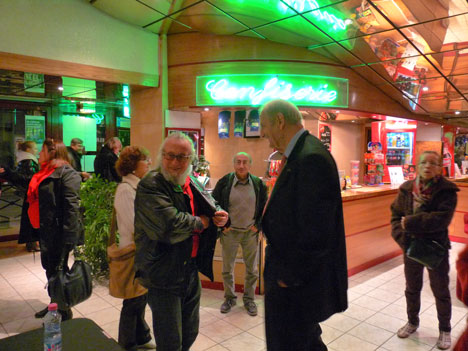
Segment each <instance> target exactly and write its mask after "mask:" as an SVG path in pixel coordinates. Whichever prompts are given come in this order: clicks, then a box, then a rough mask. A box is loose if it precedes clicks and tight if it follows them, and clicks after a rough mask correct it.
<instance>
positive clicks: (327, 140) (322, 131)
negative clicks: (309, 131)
mask: <svg viewBox="0 0 468 351" xmlns="http://www.w3.org/2000/svg"><path fill="white" fill-rule="evenodd" d="M318 136H319V139H320V141H321V142H322V143H323V145H325V147H326V148H327V150H328V151H330V152H331V145H332V135H331V126H330V125H329V124H325V123H320V122H319V123H318Z"/></svg>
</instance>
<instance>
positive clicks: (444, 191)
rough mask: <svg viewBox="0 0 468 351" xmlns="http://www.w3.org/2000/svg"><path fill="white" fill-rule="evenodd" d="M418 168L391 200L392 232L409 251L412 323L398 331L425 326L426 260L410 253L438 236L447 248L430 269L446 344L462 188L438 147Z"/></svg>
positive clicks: (440, 345) (407, 266) (406, 264)
mask: <svg viewBox="0 0 468 351" xmlns="http://www.w3.org/2000/svg"><path fill="white" fill-rule="evenodd" d="M417 170H418V175H417V177H416V179H415V180H410V181H407V182H405V183H403V184H402V185H401V186H400V190H399V193H398V196H397V198H396V199H395V201H394V202H393V203H392V206H391V210H392V219H391V222H392V236H393V238H394V239H395V241H396V242H397V243H398V245H400V247H401V248H402V249H403V252H404V258H403V262H404V268H405V279H406V289H405V296H406V309H407V314H408V323H406V324H405V325H404V326H403V327H401V328H400V329H399V330H398V333H397V335H398V337H400V338H407V337H409V336H410V335H411V334H413V333H414V332H415V331H416V330H417V329H418V326H419V310H420V307H421V290H422V285H423V271H424V265H423V264H421V263H419V262H416V261H415V260H413V259H411V258H409V257H408V255H407V254H406V252H407V249H408V247H409V245H410V243H411V242H412V241H413V240H414V239H424V240H429V241H436V242H437V243H439V244H440V245H441V246H442V247H443V248H445V253H444V256H443V259H442V261H441V262H440V264H439V265H438V266H437V267H433V269H428V273H429V282H430V284H431V289H432V292H433V294H434V297H435V301H436V307H437V317H438V320H439V339H438V341H437V347H438V348H439V349H441V350H446V349H449V348H450V344H451V340H450V331H451V325H450V318H451V314H452V304H451V299H450V290H449V270H450V266H449V248H450V240H449V237H448V226H449V224H450V222H451V220H452V217H453V214H454V212H455V207H456V205H457V191H458V188H457V186H456V185H455V184H453V183H452V182H450V181H448V180H447V179H445V178H444V177H443V176H442V175H441V173H442V159H441V157H440V155H439V154H438V153H436V152H433V151H426V152H423V153H422V155H421V157H420V159H419V163H418V169H417Z"/></svg>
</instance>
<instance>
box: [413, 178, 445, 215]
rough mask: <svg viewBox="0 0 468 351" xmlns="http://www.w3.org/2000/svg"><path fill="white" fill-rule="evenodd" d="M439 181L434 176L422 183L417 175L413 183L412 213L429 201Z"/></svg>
mask: <svg viewBox="0 0 468 351" xmlns="http://www.w3.org/2000/svg"><path fill="white" fill-rule="evenodd" d="M439 179H440V176H435V177H434V178H432V179H429V180H427V181H424V180H423V179H421V177H420V176H419V175H418V176H417V177H416V180H415V181H414V183H413V212H416V210H417V209H418V208H420V207H421V206H422V205H424V204H426V203H428V202H429V201H430V200H431V198H432V194H433V193H434V188H435V186H436V184H437V183H438V182H439Z"/></svg>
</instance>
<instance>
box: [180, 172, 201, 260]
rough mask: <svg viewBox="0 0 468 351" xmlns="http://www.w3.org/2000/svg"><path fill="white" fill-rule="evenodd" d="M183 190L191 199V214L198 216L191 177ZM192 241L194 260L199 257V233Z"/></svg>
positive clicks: (193, 236)
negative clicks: (191, 186)
mask: <svg viewBox="0 0 468 351" xmlns="http://www.w3.org/2000/svg"><path fill="white" fill-rule="evenodd" d="M182 190H183V191H184V194H186V195H188V196H189V197H190V209H191V210H192V211H191V212H192V213H191V214H192V215H193V216H196V208H195V202H194V201H193V192H192V189H191V188H190V177H187V179H186V180H185V184H184V186H183V187H182ZM192 239H193V245H192V258H193V257H197V253H198V246H199V245H200V235H199V233H194V234H193V235H192Z"/></svg>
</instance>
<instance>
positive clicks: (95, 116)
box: [67, 113, 104, 124]
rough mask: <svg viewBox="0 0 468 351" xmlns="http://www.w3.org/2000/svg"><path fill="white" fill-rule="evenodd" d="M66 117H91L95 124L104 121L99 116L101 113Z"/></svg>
mask: <svg viewBox="0 0 468 351" xmlns="http://www.w3.org/2000/svg"><path fill="white" fill-rule="evenodd" d="M67 115H68V116H71V117H88V118H89V117H91V118H94V120H95V121H96V124H100V123H101V122H102V120H103V119H104V115H103V114H101V113H93V114H92V115H73V114H67Z"/></svg>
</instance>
